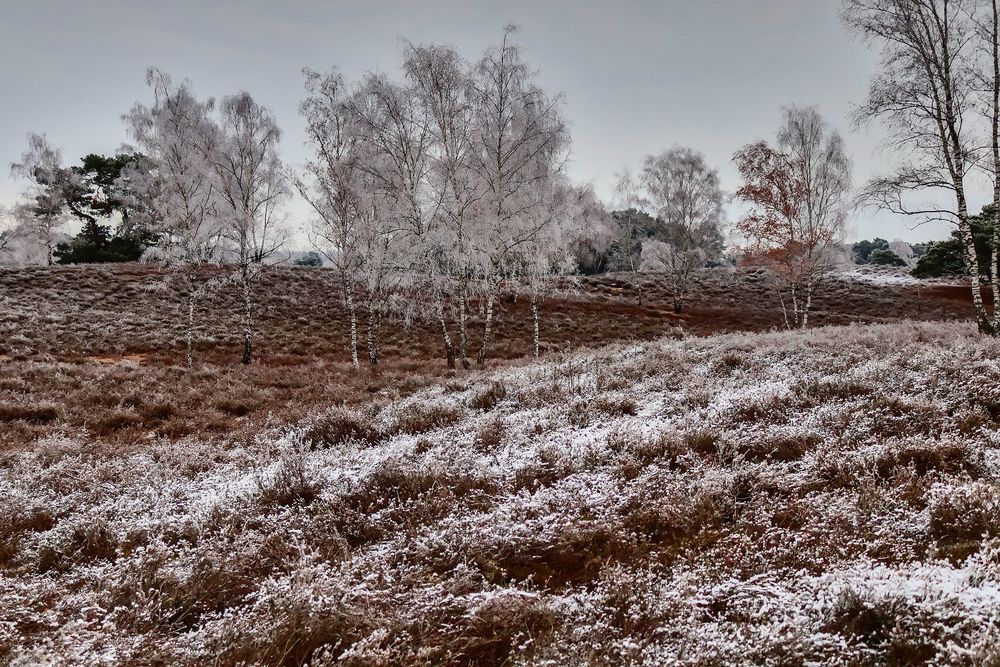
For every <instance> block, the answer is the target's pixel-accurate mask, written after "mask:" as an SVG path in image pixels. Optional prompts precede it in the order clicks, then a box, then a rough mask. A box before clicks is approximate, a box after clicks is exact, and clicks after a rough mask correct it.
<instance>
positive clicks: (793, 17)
mask: <svg viewBox="0 0 1000 667" xmlns="http://www.w3.org/2000/svg"><path fill="white" fill-rule="evenodd" d="M839 7H840V2H839V0H631V1H629V0H614V1H611V0H587V1H570V0H507V1H506V2H481V1H477V0H420V1H413V0H409V1H407V0H384V1H380V0H368V1H362V0H343V1H340V0H325V1H321V0H311V1H306V0H290V1H286V2H274V0H197V1H192V0H171V1H170V2H163V1H162V0H90V1H87V2H81V1H79V0H4V1H3V6H2V8H0V62H2V63H4V67H3V68H2V70H0V96H2V99H3V104H0V165H2V166H3V168H2V169H0V203H6V204H10V203H12V202H13V201H14V199H15V198H16V196H17V194H18V192H19V191H21V190H22V188H23V185H24V184H23V183H18V182H17V181H16V180H14V179H12V178H11V177H10V175H9V172H8V169H7V168H6V165H7V164H8V163H10V162H12V161H15V160H17V159H18V158H19V157H20V155H21V153H22V152H23V151H24V150H25V148H26V145H27V135H28V133H30V132H43V133H45V134H46V135H47V137H48V138H49V140H50V141H51V142H52V143H53V144H54V145H56V146H57V147H59V148H60V149H61V150H62V152H63V156H64V160H65V161H66V162H67V163H74V162H75V161H76V160H78V159H79V158H80V157H81V156H83V155H85V154H87V153H92V152H94V153H113V152H114V151H115V150H116V149H118V148H119V147H120V146H121V145H122V144H123V143H126V142H127V141H128V139H129V137H128V136H127V133H126V131H125V126H124V124H123V123H122V121H121V115H122V114H123V113H125V112H127V111H128V110H129V108H130V107H131V106H132V105H133V104H135V103H136V102H140V101H141V102H148V101H149V100H150V97H151V95H150V92H149V90H148V89H147V88H146V86H145V82H144V73H145V70H146V68H147V67H149V66H151V65H155V66H157V67H159V68H161V69H162V70H165V71H167V72H169V73H170V74H171V75H172V76H173V77H174V79H175V80H180V79H188V80H190V81H191V82H192V84H193V87H194V90H195V93H196V94H197V95H199V96H203V97H208V96H213V97H221V96H224V95H229V94H232V93H235V92H237V91H239V90H247V91H249V92H250V93H252V94H253V95H254V97H255V98H256V99H257V100H258V101H259V102H261V103H262V104H264V105H266V106H268V107H270V108H271V109H272V110H273V111H274V113H275V115H276V117H277V119H278V122H279V124H280V125H281V127H282V129H283V132H284V136H283V139H282V146H281V155H282V157H283V159H284V160H285V161H286V162H287V163H289V164H291V165H296V164H301V163H302V162H303V161H304V160H305V159H306V157H307V154H308V153H307V149H306V147H305V146H304V145H303V142H304V123H303V121H302V119H301V117H300V116H299V114H298V105H299V101H300V100H301V98H302V97H303V78H302V74H301V72H302V68H303V67H309V68H312V69H316V70H320V71H323V70H326V69H328V68H329V67H331V66H334V65H336V66H337V67H339V68H340V69H341V70H342V72H343V73H344V75H345V76H346V77H347V78H348V79H351V80H354V79H357V78H358V77H360V76H361V75H363V74H364V73H365V72H367V71H383V72H388V73H392V74H394V73H396V72H398V69H399V68H398V64H399V60H400V54H401V50H402V40H403V39H407V40H409V41H411V42H414V43H430V42H433V43H443V44H450V45H452V46H454V47H455V48H457V49H458V50H459V51H460V52H461V53H462V54H463V55H464V56H465V57H466V58H468V59H470V60H474V59H476V58H477V57H478V56H479V54H480V53H481V52H482V51H483V50H484V48H485V47H487V46H488V45H490V44H493V43H496V42H497V41H498V40H499V39H500V37H501V34H502V31H503V27H504V26H505V25H506V24H508V23H515V24H517V25H518V26H520V31H519V33H518V35H517V40H518V42H519V43H520V44H521V46H522V47H523V48H524V50H525V53H526V56H527V58H528V60H529V61H530V62H531V63H532V64H533V65H534V67H535V68H536V69H537V70H538V80H539V82H540V83H541V84H542V85H543V86H544V87H545V88H547V89H548V90H550V91H552V92H560V93H563V94H564V96H565V102H566V106H565V114H566V117H567V118H568V120H569V122H570V127H571V131H572V135H573V153H572V159H571V162H570V164H569V166H568V170H569V174H570V176H571V177H572V178H573V179H574V180H575V181H578V182H582V183H592V184H593V186H594V187H595V189H596V191H597V193H598V194H599V195H600V196H601V197H602V198H604V199H605V200H606V201H609V200H611V198H612V195H613V188H614V183H615V173H616V172H618V171H620V170H621V169H622V168H623V167H626V166H629V167H632V168H633V169H637V168H638V167H639V165H640V163H641V161H642V158H643V157H644V156H645V155H647V154H650V153H655V152H659V151H661V150H663V149H665V148H669V147H671V146H673V145H683V146H689V147H691V148H695V149H697V150H699V151H701V152H703V153H704V154H705V156H706V158H707V160H708V162H709V164H710V165H711V166H713V167H716V168H718V169H719V172H720V175H721V179H722V185H723V188H724V189H725V190H727V191H729V192H732V191H734V190H735V189H736V188H737V187H738V186H739V181H738V177H737V174H736V171H735V169H734V168H733V166H732V163H731V158H732V155H733V153H734V152H735V151H736V150H738V149H739V148H740V147H741V146H743V145H745V144H747V143H750V142H752V141H755V140H758V139H772V138H773V137H774V134H775V132H776V131H777V127H778V125H779V123H780V119H781V107H782V106H783V105H786V104H798V105H803V106H804V105H816V106H818V107H819V109H820V112H821V113H822V114H823V115H824V116H825V117H826V118H827V120H828V121H829V122H830V123H831V124H832V125H833V126H834V127H835V128H837V129H838V130H839V131H840V132H841V133H842V134H843V135H844V137H845V140H846V142H847V146H848V150H849V153H850V155H851V157H852V160H853V162H854V167H855V169H854V179H855V181H856V182H857V183H859V184H860V183H862V182H864V181H865V180H867V179H868V178H869V177H871V176H873V175H875V174H878V173H882V172H884V171H886V170H887V169H888V168H889V167H890V166H891V156H890V155H887V154H886V153H885V152H884V151H881V150H879V144H880V140H881V138H882V136H883V133H882V130H881V128H879V127H878V126H873V127H870V128H861V129H855V128H853V127H852V126H851V124H850V122H849V119H848V116H849V114H850V112H851V109H852V107H853V105H855V104H858V103H860V102H861V101H862V100H863V98H864V96H865V92H866V89H867V85H868V81H869V79H870V78H871V76H872V75H873V74H874V73H875V72H876V71H877V67H878V58H877V54H875V53H872V52H870V51H869V50H868V49H867V48H866V47H865V46H864V45H863V44H862V43H861V42H859V41H858V40H856V39H855V38H854V37H852V35H851V34H849V33H848V32H847V30H846V29H845V28H844V27H843V25H842V24H841V22H840V20H839V16H838V12H839ZM972 203H973V206H974V207H975V206H978V205H981V204H982V203H985V201H978V200H976V199H973V202H972ZM733 214H734V215H735V211H733ZM307 217H308V211H307V209H306V207H305V205H304V204H303V203H302V202H293V203H292V204H290V207H289V218H290V221H291V223H292V224H293V226H295V227H300V226H302V225H304V224H305V223H306V222H307ZM913 223H914V221H913V220H909V219H904V218H900V217H897V216H893V215H889V214H885V213H875V212H872V211H862V212H858V213H856V214H854V216H853V217H852V220H851V232H852V234H851V235H852V236H854V237H857V238H870V237H873V236H881V237H884V238H888V239H893V238H902V239H904V240H907V241H911V242H913V241H921V240H927V239H940V238H944V237H945V236H947V234H948V228H947V226H946V225H944V224H943V223H937V224H929V225H925V226H922V227H918V228H915V229H914V228H913Z"/></svg>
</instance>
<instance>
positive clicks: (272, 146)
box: [200, 92, 288, 364]
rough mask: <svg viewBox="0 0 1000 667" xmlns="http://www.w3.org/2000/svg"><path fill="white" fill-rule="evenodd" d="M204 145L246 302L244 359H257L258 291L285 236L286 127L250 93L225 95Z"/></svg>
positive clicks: (238, 283)
mask: <svg viewBox="0 0 1000 667" xmlns="http://www.w3.org/2000/svg"><path fill="white" fill-rule="evenodd" d="M203 127H204V128H205V130H206V131H205V133H204V134H203V135H202V136H201V137H200V148H201V150H202V152H203V154H204V159H205V161H206V164H208V165H210V167H211V169H212V172H213V174H214V176H215V178H216V181H217V185H216V189H217V193H218V199H219V205H218V215H219V218H220V221H221V223H222V226H221V233H222V238H223V239H225V240H226V241H227V242H228V244H229V245H230V246H231V250H232V251H233V253H234V254H235V257H234V259H235V271H234V275H233V279H234V282H235V284H236V287H237V290H238V293H239V298H240V302H241V306H242V308H241V318H242V332H241V333H242V337H243V356H242V358H241V361H242V363H244V364H250V363H251V362H252V361H253V338H254V335H255V323H254V313H255V310H256V300H255V290H256V286H257V283H258V282H259V281H260V277H261V276H262V275H263V274H264V272H265V271H266V270H267V268H268V266H269V265H270V264H271V263H273V261H274V260H275V259H276V255H277V253H278V251H279V250H280V249H281V248H282V246H283V245H284V243H285V240H286V234H285V230H284V228H283V227H282V219H281V217H280V215H279V209H280V206H281V204H282V202H283V201H284V199H285V198H286V197H287V195H288V187H287V183H286V180H285V176H284V173H283V169H282V165H281V160H280V159H279V158H278V154H277V145H278V142H279V140H280V139H281V131H280V130H279V129H278V124H277V121H275V119H274V116H273V115H272V114H271V112H270V111H269V110H268V109H266V108H265V107H263V106H261V105H260V104H258V103H257V102H256V101H255V100H254V99H253V97H252V96H251V95H250V94H249V93H246V92H240V93H237V94H236V95H232V96H229V97H224V98H223V99H222V101H221V103H220V104H219V123H218V125H217V126H214V125H212V124H208V123H206V124H204V125H203Z"/></svg>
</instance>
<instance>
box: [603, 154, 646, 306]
mask: <svg viewBox="0 0 1000 667" xmlns="http://www.w3.org/2000/svg"><path fill="white" fill-rule="evenodd" d="M615 197H616V199H617V200H618V207H619V210H618V211H615V212H614V213H613V214H612V217H613V219H614V221H615V222H616V223H617V224H616V226H615V229H614V237H613V239H612V241H611V247H610V250H611V253H612V255H613V257H614V260H615V264H616V265H617V268H618V270H621V269H623V268H624V269H627V270H628V271H629V273H631V274H632V283H633V284H634V285H635V290H636V295H637V299H638V302H639V307H640V308H641V307H642V278H641V277H640V276H639V267H640V257H639V253H640V250H641V249H642V242H643V233H642V229H641V228H640V221H641V220H642V219H643V218H644V217H645V216H646V213H645V212H644V211H643V210H642V209H643V208H644V206H645V204H646V201H645V198H644V197H643V196H642V192H641V191H640V188H639V184H638V182H637V181H636V179H635V177H634V176H633V175H632V170H631V169H629V168H628V167H626V168H625V169H623V170H622V171H620V172H619V173H617V174H616V183H615Z"/></svg>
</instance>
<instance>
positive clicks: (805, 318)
mask: <svg viewBox="0 0 1000 667" xmlns="http://www.w3.org/2000/svg"><path fill="white" fill-rule="evenodd" d="M812 299H813V286H812V281H811V280H810V282H808V283H806V302H805V304H803V306H802V328H803V329H805V328H806V327H807V326H809V309H810V308H811V307H812Z"/></svg>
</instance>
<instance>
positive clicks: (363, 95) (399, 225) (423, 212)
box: [348, 74, 455, 367]
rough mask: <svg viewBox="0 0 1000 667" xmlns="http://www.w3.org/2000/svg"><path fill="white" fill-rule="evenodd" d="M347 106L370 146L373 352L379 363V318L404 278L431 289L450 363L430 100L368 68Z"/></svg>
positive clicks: (366, 169) (364, 164) (364, 166)
mask: <svg viewBox="0 0 1000 667" xmlns="http://www.w3.org/2000/svg"><path fill="white" fill-rule="evenodd" d="M348 107H349V110H350V112H351V114H352V115H353V118H354V121H355V122H357V123H358V131H360V132H361V133H362V135H363V136H364V141H365V150H366V154H365V157H364V159H363V160H361V161H360V162H359V165H360V169H361V170H362V172H363V175H364V178H365V180H366V185H365V187H364V189H365V191H367V192H369V193H370V195H371V197H372V199H371V202H372V204H373V206H374V208H373V209H372V213H373V215H372V216H370V218H368V219H367V224H366V225H365V227H364V229H365V232H366V234H365V236H364V238H363V244H362V245H363V247H364V248H365V252H366V253H369V254H368V256H367V259H366V260H365V266H366V267H367V268H366V269H365V272H364V273H363V278H364V285H366V287H365V295H366V298H367V302H366V304H367V310H368V314H369V320H368V321H369V336H370V337H371V336H373V335H374V336H376V339H375V340H374V341H373V342H374V343H375V345H373V346H371V347H370V348H369V353H370V355H371V353H372V352H375V356H374V357H372V356H369V360H370V361H371V360H373V359H374V361H375V362H376V363H377V360H378V355H377V351H378V346H377V332H378V324H379V323H380V322H381V319H382V318H383V317H384V316H385V314H386V313H387V312H388V306H389V302H390V301H391V300H392V299H393V298H394V297H395V296H397V295H398V291H399V289H400V283H401V282H402V281H404V280H407V281H411V282H414V283H416V284H417V285H419V286H420V288H421V289H423V290H426V291H428V292H430V293H431V302H432V310H433V314H432V317H433V319H434V320H436V322H437V323H438V325H439V326H440V327H441V333H442V339H443V341H444V348H445V356H446V358H447V359H448V365H449V367H454V364H455V352H454V345H453V343H452V339H451V335H450V333H449V331H448V325H447V320H446V317H445V308H444V297H443V295H442V294H443V285H442V281H440V280H439V279H438V276H439V272H440V270H439V266H440V263H441V259H440V252H441V251H440V246H439V244H438V243H436V241H435V223H436V221H437V220H438V217H437V215H436V207H437V201H436V200H435V198H434V194H433V192H432V190H431V188H430V185H429V182H428V172H429V169H430V158H429V155H428V150H429V146H430V143H431V135H430V122H429V119H428V116H427V108H426V106H425V104H424V102H423V100H422V99H421V96H420V95H419V94H418V92H417V91H416V90H414V88H413V87H412V84H401V83H398V82H394V81H391V80H390V79H389V78H388V77H387V76H385V75H382V74H369V75H367V76H366V77H365V78H364V79H363V80H362V81H361V83H360V85H359V86H358V88H357V90H356V91H355V92H354V93H353V94H352V95H351V96H350V98H349V100H348ZM418 291H420V290H418ZM419 305H421V306H422V305H423V303H422V302H421V303H420V304H419Z"/></svg>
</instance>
